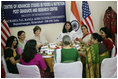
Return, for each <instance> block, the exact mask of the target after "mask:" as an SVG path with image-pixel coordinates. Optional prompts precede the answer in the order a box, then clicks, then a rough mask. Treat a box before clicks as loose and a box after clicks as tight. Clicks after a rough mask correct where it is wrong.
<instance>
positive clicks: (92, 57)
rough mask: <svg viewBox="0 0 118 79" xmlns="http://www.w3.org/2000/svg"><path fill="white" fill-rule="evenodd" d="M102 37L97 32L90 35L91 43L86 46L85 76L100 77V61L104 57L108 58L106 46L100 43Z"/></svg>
mask: <svg viewBox="0 0 118 79" xmlns="http://www.w3.org/2000/svg"><path fill="white" fill-rule="evenodd" d="M101 41H102V37H101V36H100V35H99V34H98V33H93V34H92V36H91V43H92V45H91V46H90V47H88V48H86V53H85V57H86V68H85V69H86V73H84V74H86V78H100V77H101V75H100V74H101V71H100V69H101V62H102V60H103V59H104V58H109V55H108V51H107V48H106V47H105V46H104V44H103V43H101Z"/></svg>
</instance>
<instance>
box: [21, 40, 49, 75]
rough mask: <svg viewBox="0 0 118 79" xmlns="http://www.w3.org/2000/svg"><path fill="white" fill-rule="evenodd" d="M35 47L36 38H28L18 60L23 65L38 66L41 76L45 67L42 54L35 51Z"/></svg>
mask: <svg viewBox="0 0 118 79" xmlns="http://www.w3.org/2000/svg"><path fill="white" fill-rule="evenodd" d="M37 48H38V46H37V43H36V40H29V41H28V42H27V43H26V45H25V48H24V51H23V53H22V58H21V59H20V62H21V63H22V64H23V65H37V66H38V67H39V68H40V71H41V76H42V75H43V74H42V70H46V68H47V67H46V64H45V61H44V59H43V58H42V56H41V55H40V54H39V53H37Z"/></svg>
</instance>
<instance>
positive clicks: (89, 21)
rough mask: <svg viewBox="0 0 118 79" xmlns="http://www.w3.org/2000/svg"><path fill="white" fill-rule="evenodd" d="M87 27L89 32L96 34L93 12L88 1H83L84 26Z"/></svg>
mask: <svg viewBox="0 0 118 79" xmlns="http://www.w3.org/2000/svg"><path fill="white" fill-rule="evenodd" d="M84 24H85V25H87V27H88V29H89V32H90V33H91V34H92V33H93V32H94V26H93V21H92V19H91V12H90V10H89V4H88V2H87V1H82V25H84Z"/></svg>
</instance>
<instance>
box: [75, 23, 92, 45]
mask: <svg viewBox="0 0 118 79" xmlns="http://www.w3.org/2000/svg"><path fill="white" fill-rule="evenodd" d="M81 30H82V33H83V37H82V38H76V39H75V43H76V42H77V41H79V42H80V43H83V44H86V45H88V43H89V42H90V39H91V34H90V33H89V32H88V28H87V26H86V25H82V26H81Z"/></svg>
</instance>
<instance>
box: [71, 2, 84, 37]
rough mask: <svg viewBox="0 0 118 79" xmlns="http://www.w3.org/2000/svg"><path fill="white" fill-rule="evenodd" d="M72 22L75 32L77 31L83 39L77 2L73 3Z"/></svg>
mask: <svg viewBox="0 0 118 79" xmlns="http://www.w3.org/2000/svg"><path fill="white" fill-rule="evenodd" d="M70 22H71V24H72V28H73V30H75V31H76V33H77V35H78V36H79V37H82V31H81V19H80V15H79V11H78V8H77V5H76V2H75V1H71V12H70Z"/></svg>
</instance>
